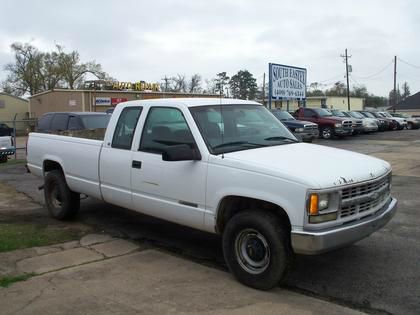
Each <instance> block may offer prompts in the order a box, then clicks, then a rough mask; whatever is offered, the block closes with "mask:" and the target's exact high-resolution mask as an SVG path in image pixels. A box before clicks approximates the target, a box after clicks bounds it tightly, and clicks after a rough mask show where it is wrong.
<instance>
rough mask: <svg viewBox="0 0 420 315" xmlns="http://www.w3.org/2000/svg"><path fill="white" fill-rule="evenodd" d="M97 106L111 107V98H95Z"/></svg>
mask: <svg viewBox="0 0 420 315" xmlns="http://www.w3.org/2000/svg"><path fill="white" fill-rule="evenodd" d="M95 106H111V98H110V97H95Z"/></svg>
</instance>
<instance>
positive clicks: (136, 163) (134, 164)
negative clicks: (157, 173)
mask: <svg viewBox="0 0 420 315" xmlns="http://www.w3.org/2000/svg"><path fill="white" fill-rule="evenodd" d="M131 167H132V168H139V169H140V168H141V161H136V160H133V162H132V163H131Z"/></svg>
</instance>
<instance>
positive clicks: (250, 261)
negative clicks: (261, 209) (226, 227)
mask: <svg viewBox="0 0 420 315" xmlns="http://www.w3.org/2000/svg"><path fill="white" fill-rule="evenodd" d="M235 249H236V256H237V258H238V262H239V264H240V265H241V267H242V268H243V269H245V270H246V271H247V272H249V273H252V274H259V273H262V272H263V271H264V270H266V269H267V267H268V265H269V262H270V248H269V247H268V243H267V240H266V239H265V237H264V236H263V235H262V234H261V233H259V232H258V231H256V230H254V229H246V230H243V231H241V232H240V233H239V234H238V236H237V237H236V240H235Z"/></svg>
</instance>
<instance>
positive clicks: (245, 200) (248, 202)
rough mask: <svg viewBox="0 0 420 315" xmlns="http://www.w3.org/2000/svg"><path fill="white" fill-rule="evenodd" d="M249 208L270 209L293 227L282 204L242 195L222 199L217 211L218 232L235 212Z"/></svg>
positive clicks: (287, 224) (220, 231)
mask: <svg viewBox="0 0 420 315" xmlns="http://www.w3.org/2000/svg"><path fill="white" fill-rule="evenodd" d="M249 209H256V210H259V211H270V212H272V213H275V214H276V215H277V216H279V217H280V219H281V221H282V222H284V223H285V224H286V227H287V228H288V229H289V230H290V229H291V226H290V220H289V217H288V215H287V213H286V211H284V209H282V208H281V207H280V206H278V205H276V204H274V203H271V202H268V201H264V200H260V199H255V198H249V197H242V196H227V197H224V198H223V199H222V201H221V202H220V204H219V208H218V211H217V218H216V228H217V232H219V233H222V232H223V230H224V229H225V227H226V224H227V222H228V221H229V220H230V219H231V218H232V217H233V216H234V215H235V214H237V213H238V212H241V211H244V210H249Z"/></svg>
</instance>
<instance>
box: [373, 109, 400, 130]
mask: <svg viewBox="0 0 420 315" xmlns="http://www.w3.org/2000/svg"><path fill="white" fill-rule="evenodd" d="M369 113H371V114H372V115H373V116H375V117H376V118H378V119H384V120H386V121H387V122H388V130H397V129H398V122H397V121H396V120H395V119H394V118H389V117H386V116H384V115H381V114H380V113H379V112H369Z"/></svg>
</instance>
